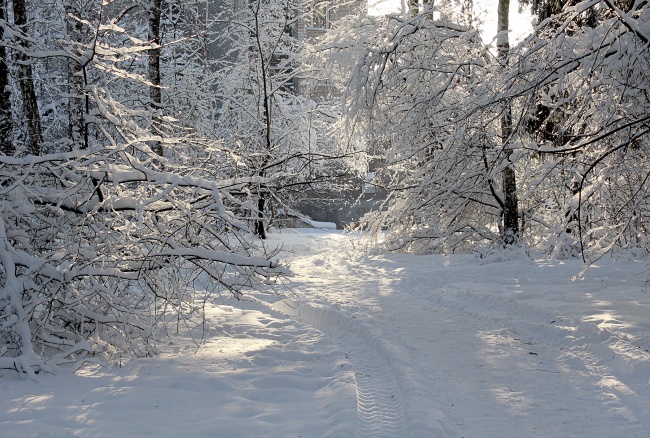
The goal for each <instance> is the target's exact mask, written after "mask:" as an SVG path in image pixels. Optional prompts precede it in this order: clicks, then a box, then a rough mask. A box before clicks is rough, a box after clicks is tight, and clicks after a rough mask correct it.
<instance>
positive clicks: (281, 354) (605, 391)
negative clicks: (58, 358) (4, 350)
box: [0, 230, 650, 438]
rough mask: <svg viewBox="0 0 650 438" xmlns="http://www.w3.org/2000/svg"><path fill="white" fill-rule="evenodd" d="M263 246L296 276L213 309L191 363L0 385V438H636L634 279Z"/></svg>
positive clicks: (306, 240) (641, 290) (637, 275)
mask: <svg viewBox="0 0 650 438" xmlns="http://www.w3.org/2000/svg"><path fill="white" fill-rule="evenodd" d="M268 243H269V245H271V246H274V245H282V246H283V248H284V252H283V254H285V257H286V259H287V260H288V261H289V262H290V263H291V268H292V270H293V271H294V272H295V274H296V275H295V277H294V278H293V279H292V281H291V282H289V283H288V284H286V285H285V286H283V287H282V288H281V290H280V291H279V292H282V293H283V297H282V298H280V297H278V296H276V295H269V294H262V293H254V294H250V295H249V299H248V300H247V301H243V302H237V301H235V300H234V299H232V297H230V296H228V295H226V296H223V297H212V298H211V299H210V300H209V301H208V302H207V303H206V319H205V322H206V324H205V325H204V326H203V325H199V326H197V332H196V333H195V334H196V336H197V338H195V339H203V345H202V347H201V348H200V349H198V350H197V348H196V344H195V342H194V340H192V339H191V338H189V337H187V336H186V335H183V334H178V335H175V334H174V335H172V336H170V337H169V338H166V339H165V342H164V343H162V344H161V354H160V355H159V356H156V357H152V358H143V359H131V360H126V359H125V360H124V361H123V363H122V364H121V366H119V367H118V366H116V367H107V368H103V367H99V366H92V365H90V366H87V367H85V368H84V369H82V370H81V371H80V372H79V373H77V374H68V375H66V374H65V373H63V374H60V375H57V376H51V375H44V376H40V377H39V381H38V382H33V381H24V380H21V379H20V378H19V377H18V376H17V375H16V373H15V372H13V371H11V370H0V438H4V437H29V436H32V437H42V436H48V437H57V438H58V437H68V436H76V437H122V436H134V437H136V436H156V437H164V438H166V437H170V438H171V437H178V436H186V437H188V438H191V437H204V436H215V437H224V438H225V437H227V438H230V437H237V436H239V437H245V438H251V437H255V438H259V437H268V438H323V437H332V438H350V437H357V438H379V437H387V438H397V437H408V438H411V437H413V438H419V437H423V438H446V437H450V438H458V437H465V438H503V437H505V438H510V437H513V438H518V437H540V438H541V437H544V438H545V437H558V438H562V437H569V436H570V437H581V438H618V437H625V438H630V437H638V438H642V437H650V352H649V351H648V350H650V292H648V289H647V285H646V283H645V279H646V278H647V271H645V265H644V263H639V262H631V261H620V262H618V263H616V264H613V265H609V264H602V265H599V266H596V267H594V268H592V269H591V270H589V271H588V272H587V274H586V275H585V276H584V278H579V279H572V278H573V277H574V276H576V275H577V274H578V273H579V271H580V264H579V263H578V262H577V261H571V262H566V263H550V262H540V263H532V262H530V261H529V260H518V261H511V262H500V263H492V264H483V265H481V264H479V263H478V262H477V261H476V260H474V259H473V258H472V257H470V256H454V257H442V256H411V255H382V256H372V255H367V254H364V253H362V252H359V251H355V250H354V248H353V245H352V243H351V242H350V240H349V239H348V238H347V237H345V236H343V235H342V234H340V233H337V232H331V231H327V232H319V231H307V230H304V231H302V232H296V231H286V230H284V231H283V232H282V233H274V234H271V235H269V239H268ZM199 322H200V321H199Z"/></svg>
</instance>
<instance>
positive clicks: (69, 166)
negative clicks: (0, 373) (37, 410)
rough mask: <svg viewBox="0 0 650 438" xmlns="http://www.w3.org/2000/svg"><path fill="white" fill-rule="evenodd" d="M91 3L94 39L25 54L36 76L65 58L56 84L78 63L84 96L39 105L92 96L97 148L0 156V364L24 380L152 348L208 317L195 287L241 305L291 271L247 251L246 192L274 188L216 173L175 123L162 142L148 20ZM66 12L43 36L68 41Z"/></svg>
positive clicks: (51, 146) (90, 118)
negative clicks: (244, 297) (198, 316)
mask: <svg viewBox="0 0 650 438" xmlns="http://www.w3.org/2000/svg"><path fill="white" fill-rule="evenodd" d="M114 3H117V2H114ZM58 6H62V5H61V4H59V5H58ZM94 6H96V7H97V11H98V13H97V14H96V15H94V16H93V17H92V19H84V20H81V22H82V23H83V25H84V26H86V27H87V28H88V30H89V31H88V33H87V35H90V36H91V37H90V39H89V40H86V39H85V38H77V39H76V40H75V41H71V42H70V41H61V42H54V41H52V40H45V42H43V47H42V48H41V49H42V50H31V49H25V50H23V51H22V53H23V55H24V56H26V57H27V59H30V60H31V64H33V65H35V66H36V68H35V70H36V71H40V66H39V65H38V64H39V63H40V62H43V63H45V62H49V61H50V60H52V59H55V60H56V59H61V58H62V59H63V60H65V62H63V63H59V64H56V65H57V66H58V67H60V70H59V73H60V76H59V77H62V78H69V79H70V83H75V81H76V76H74V75H72V76H73V77H72V78H70V76H68V75H67V72H68V66H69V65H70V64H69V62H70V63H77V64H73V65H80V66H81V68H80V69H79V71H80V74H81V75H82V76H83V79H84V80H83V82H82V85H83V87H82V91H81V92H82V93H83V97H82V98H81V99H79V96H78V95H71V96H68V95H64V96H63V97H62V98H57V97H56V96H55V97H51V96H44V97H43V100H44V101H46V102H47V100H46V99H48V98H51V99H52V102H56V101H59V102H61V101H62V102H66V103H67V100H68V99H67V98H68V97H70V98H71V99H70V101H71V102H72V100H73V99H76V101H79V100H81V101H82V102H84V105H83V116H84V124H85V129H84V130H85V131H86V133H87V132H89V127H92V131H90V132H91V133H92V135H86V136H85V137H86V139H84V142H86V141H87V144H84V145H79V146H78V145H77V144H76V143H71V141H70V140H71V139H68V138H65V137H64V138H60V139H59V140H48V142H49V143H48V144H47V148H46V150H50V151H52V152H51V153H43V154H40V155H33V154H32V155H26V156H23V155H22V154H21V155H16V156H10V155H3V156H0V187H1V189H0V265H1V270H0V368H11V369H16V370H17V371H19V372H21V373H23V374H25V375H28V376H30V375H33V373H35V372H39V371H41V370H51V369H52V367H54V366H56V365H60V364H66V363H71V364H79V363H81V362H83V361H85V360H92V359H93V358H94V357H95V358H97V357H99V358H108V359H111V358H116V357H118V356H119V355H120V354H122V353H127V354H135V355H147V354H153V353H155V351H156V343H157V341H158V339H159V337H160V336H164V333H165V332H164V330H161V329H163V328H164V327H165V326H166V325H167V324H169V323H170V321H171V320H172V317H173V319H174V321H183V320H185V318H186V317H187V315H189V314H191V313H192V312H196V311H198V310H197V309H200V305H198V302H197V300H198V298H197V296H196V292H197V288H201V289H205V290H206V291H208V292H210V291H213V292H217V293H220V292H221V291H227V292H229V293H232V294H234V295H235V296H237V297H239V296H240V295H241V294H242V293H244V291H245V290H246V289H248V288H254V289H262V288H265V287H266V285H267V284H269V283H271V282H273V279H274V278H275V277H276V276H277V275H280V274H282V273H284V269H283V268H282V267H280V266H279V265H278V264H277V262H275V261H273V253H269V252H267V251H266V250H264V248H263V247H258V246H257V245H255V244H254V243H251V239H250V231H251V229H250V226H249V224H248V222H247V221H245V220H244V219H242V217H241V216H242V212H244V211H250V210H251V209H252V208H254V204H253V202H254V201H256V200H257V199H256V198H255V197H254V196H253V195H246V193H247V192H246V188H248V187H251V186H253V185H262V186H272V185H273V183H274V179H273V176H269V177H264V176H259V175H255V176H248V175H246V176H243V177H236V176H234V175H227V172H226V171H225V170H224V169H222V168H219V167H214V166H210V165H206V163H208V164H209V163H212V161H213V160H215V159H216V160H219V159H220V158H221V157H222V156H223V149H222V148H221V146H220V143H219V142H218V141H213V142H212V144H211V143H209V142H207V141H198V140H197V139H196V136H194V135H192V133H191V132H190V131H189V129H187V128H185V127H183V126H180V125H179V124H178V123H177V121H176V120H175V119H173V118H171V117H169V116H165V117H164V118H163V119H162V120H163V121H164V122H165V123H166V124H167V125H168V126H167V127H166V130H167V131H166V134H167V135H165V137H164V138H162V139H161V137H160V136H158V135H152V131H151V125H152V121H153V120H154V118H155V117H156V116H157V115H156V114H154V113H153V112H152V108H151V105H150V88H151V85H152V84H151V83H150V81H148V80H147V75H146V71H147V65H148V61H149V57H148V54H149V53H150V52H149V51H150V50H152V49H153V48H155V47H156V46H155V45H153V44H151V42H149V41H147V40H146V38H138V37H137V36H134V35H133V34H131V33H130V31H137V30H138V29H146V25H145V26H142V25H141V24H142V23H143V20H142V17H143V15H136V14H135V10H134V9H131V8H130V7H128V8H126V9H121V8H118V7H117V6H119V5H118V4H108V3H106V2H99V1H98V2H97V3H94ZM61 10H62V11H63V9H61ZM85 12H87V11H85V10H84V13H85ZM131 12H134V15H133V16H128V14H130V13H131ZM59 17H60V21H58V22H56V23H57V25H58V26H59V27H53V28H51V29H48V28H47V27H43V28H41V29H40V31H42V32H46V33H47V32H50V33H49V34H48V35H50V36H51V35H60V34H61V30H62V29H65V28H66V27H65V25H64V20H65V19H67V18H69V19H79V18H80V17H74V16H73V15H63V14H60V15H59ZM145 18H146V17H145ZM122 20H124V21H122ZM144 23H146V21H144ZM68 30H69V29H68ZM14 33H15V30H14ZM17 35H18V36H17V37H20V38H21V41H23V40H24V41H33V42H34V43H36V42H37V41H38V40H37V39H36V38H32V37H30V36H29V35H28V34H26V33H25V32H22V33H20V34H17ZM57 44H60V46H59V47H57ZM10 48H11V49H12V50H20V47H19V45H17V44H14V45H11V46H10ZM68 61H69V62H68ZM52 74H55V73H52ZM67 85H69V84H66V87H65V91H64V93H67V91H68V90H69V87H68V86H67ZM45 89H47V90H51V91H53V92H54V91H56V88H55V87H52V88H45ZM44 94H46V93H44ZM66 103H64V104H63V105H62V107H64V108H65V107H68V105H67V104H66ZM72 105H73V104H72V103H70V106H72ZM76 123H77V122H76V121H71V124H73V125H74V124H76ZM77 126H78V125H77ZM58 132H68V130H62V131H58ZM71 135H72V134H71ZM48 138H50V137H48ZM158 141H160V142H161V143H162V144H163V145H164V146H165V148H169V149H176V150H189V151H191V155H189V156H190V159H185V160H181V159H178V157H179V156H180V153H176V154H173V155H172V158H170V159H167V158H166V157H161V156H160V154H158V153H157V151H156V150H155V148H154V149H152V144H155V142H158ZM197 143H198V144H197ZM70 144H73V145H74V147H72V148H70V147H69V145H70ZM39 152H40V151H39ZM187 156H188V155H187V154H186V155H184V156H183V157H187Z"/></svg>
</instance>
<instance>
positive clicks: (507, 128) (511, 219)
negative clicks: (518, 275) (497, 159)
mask: <svg viewBox="0 0 650 438" xmlns="http://www.w3.org/2000/svg"><path fill="white" fill-rule="evenodd" d="M509 9H510V0H499V5H498V18H497V20H498V32H499V35H498V37H497V50H498V52H499V54H498V56H499V61H500V62H501V65H502V66H503V67H504V68H505V67H506V66H507V62H508V52H509V51H510V42H509V39H508V27H509ZM511 135H512V108H511V107H510V103H506V104H505V107H504V108H503V114H502V116H501V144H502V147H503V151H502V152H503V155H504V156H505V159H506V161H507V163H508V165H507V166H506V167H505V169H503V171H502V173H501V176H502V184H503V231H502V232H503V236H502V238H503V242H504V243H505V244H507V245H511V244H513V243H516V242H517V241H518V240H519V238H520V229H519V206H518V198H517V178H516V174H515V167H514V164H513V163H512V161H511V157H512V152H513V150H512V146H511V144H510V136H511Z"/></svg>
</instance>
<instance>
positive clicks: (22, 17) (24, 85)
mask: <svg viewBox="0 0 650 438" xmlns="http://www.w3.org/2000/svg"><path fill="white" fill-rule="evenodd" d="M13 4H14V23H15V24H16V26H17V27H18V28H19V29H20V30H21V31H22V32H23V34H25V35H26V34H27V32H26V30H27V29H26V27H27V8H26V5H25V0H14V1H13ZM20 44H21V45H22V46H23V47H24V49H25V50H26V51H27V50H28V46H29V43H28V42H27V41H25V40H23V39H21V40H20ZM16 64H17V66H18V85H19V86H20V92H21V94H22V98H23V99H22V101H23V112H24V113H25V114H24V117H25V120H26V121H27V137H28V138H27V151H26V152H27V153H28V154H31V155H40V154H41V152H42V148H43V132H42V130H41V115H40V113H39V111H38V101H37V100H36V90H35V89H34V75H33V73H32V65H31V64H30V63H29V59H28V57H27V55H25V54H24V53H21V52H18V53H17V54H16Z"/></svg>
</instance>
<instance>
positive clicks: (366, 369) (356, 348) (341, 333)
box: [273, 301, 453, 438]
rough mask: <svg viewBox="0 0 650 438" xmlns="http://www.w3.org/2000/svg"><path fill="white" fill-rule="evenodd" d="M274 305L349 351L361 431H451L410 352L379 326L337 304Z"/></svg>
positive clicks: (382, 433)
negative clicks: (321, 305) (349, 313)
mask: <svg viewBox="0 0 650 438" xmlns="http://www.w3.org/2000/svg"><path fill="white" fill-rule="evenodd" d="M273 307H274V309H275V310H278V311H280V312H283V313H285V314H288V315H291V316H293V317H294V318H296V319H297V320H299V321H301V322H304V323H306V324H309V325H311V326H313V327H314V328H316V329H318V330H320V331H322V332H323V333H326V334H329V335H331V336H332V338H333V339H334V341H335V342H337V344H338V345H339V346H340V348H341V349H342V350H343V351H344V352H345V354H346V357H347V359H348V360H349V361H350V363H351V364H352V367H353V369H354V373H355V383H356V390H357V424H356V426H355V436H356V437H358V438H366V437H368V438H374V437H445V436H449V435H450V433H449V431H448V430H447V428H445V427H444V426H443V424H442V422H441V421H440V419H441V418H442V417H443V415H442V413H441V412H439V410H438V409H437V408H436V407H435V402H434V400H433V397H432V396H431V394H428V393H427V392H426V389H425V386H426V385H424V384H423V383H422V382H421V381H419V379H420V377H421V375H420V374H419V373H418V371H417V370H416V369H415V368H414V367H413V366H412V363H410V361H409V358H408V353H407V352H405V351H403V349H402V348H400V347H399V346H396V345H394V344H392V343H390V342H388V341H386V340H384V336H382V333H381V331H380V329H379V328H377V327H375V326H373V325H372V324H369V323H365V322H362V321H357V320H356V319H355V318H353V317H352V316H350V315H347V314H346V313H345V312H342V311H339V310H337V309H332V308H325V307H320V306H314V305H311V304H308V303H305V302H301V303H291V302H287V301H278V302H277V303H275V304H274V306H273ZM451 435H453V434H451Z"/></svg>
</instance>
